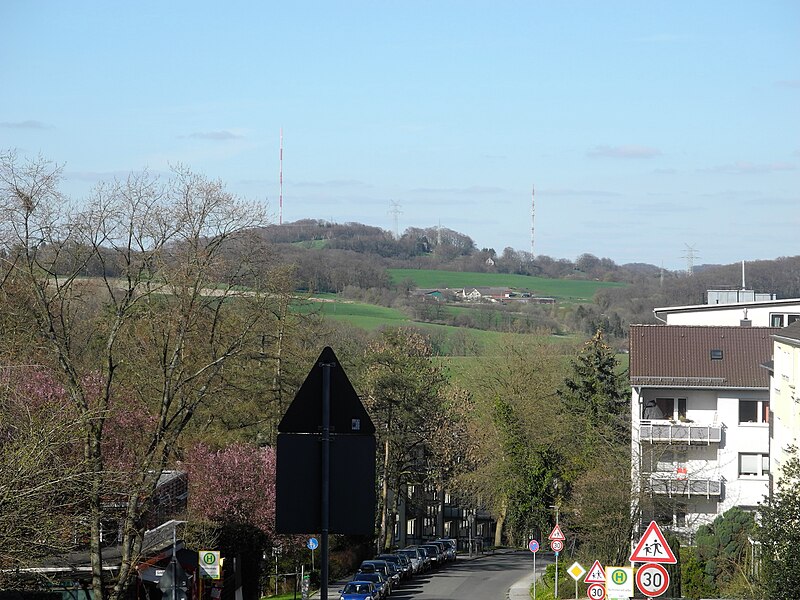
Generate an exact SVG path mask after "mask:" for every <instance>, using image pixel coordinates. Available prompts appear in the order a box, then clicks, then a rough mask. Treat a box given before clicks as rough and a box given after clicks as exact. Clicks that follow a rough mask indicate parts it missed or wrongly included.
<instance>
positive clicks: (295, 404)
mask: <svg viewBox="0 0 800 600" xmlns="http://www.w3.org/2000/svg"><path fill="white" fill-rule="evenodd" d="M326 368H327V370H328V374H329V376H330V380H329V381H328V382H327V383H328V386H329V387H328V393H329V394H330V427H331V433H335V434H355V435H374V434H375V425H373V424H372V420H371V419H370V418H369V415H368V414H367V411H366V410H365V409H364V405H363V404H361V400H359V398H358V394H356V391H355V390H354V389H353V385H352V384H351V383H350V379H348V377H347V373H345V372H344V368H343V367H342V365H341V363H340V362H339V360H338V359H337V358H336V355H335V354H334V353H333V350H332V349H331V348H330V347H328V346H326V347H325V349H323V351H322V354H320V355H319V358H318V359H317V362H316V363H315V364H314V366H313V367H311V370H310V371H309V373H308V376H307V377H306V380H305V381H304V382H303V385H301V386H300V389H299V390H298V391H297V394H296V395H295V397H294V400H292V403H291V404H290V405H289V408H288V409H286V413H285V414H284V415H283V419H281V422H280V423H279V424H278V431H279V432H281V433H320V432H321V430H322V395H323V392H324V386H325V382H324V371H325V369H326Z"/></svg>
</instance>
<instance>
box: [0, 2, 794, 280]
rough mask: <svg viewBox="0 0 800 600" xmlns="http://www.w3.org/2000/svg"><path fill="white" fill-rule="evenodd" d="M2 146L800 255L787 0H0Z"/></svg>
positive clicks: (475, 223) (482, 220)
mask: <svg viewBox="0 0 800 600" xmlns="http://www.w3.org/2000/svg"><path fill="white" fill-rule="evenodd" d="M0 28H2V35H0V82H2V88H3V92H2V93H0V149H3V150H7V149H11V148H15V149H17V151H18V153H19V154H22V155H24V156H37V155H40V154H41V155H42V156H44V157H46V158H48V159H50V160H53V161H55V162H57V163H63V164H64V171H65V182H64V186H63V189H64V191H65V192H67V193H69V194H70V195H72V196H74V197H76V198H81V197H83V196H85V195H86V194H87V193H88V191H89V189H90V188H91V186H92V185H94V184H95V183H96V182H97V181H99V180H102V179H110V178H113V177H115V176H117V177H119V176H124V175H125V174H127V173H128V172H130V171H137V170H141V169H142V168H145V167H147V168H149V169H150V170H151V171H153V172H156V173H162V172H163V173H165V174H166V173H168V171H169V166H170V165H171V164H176V163H181V164H185V165H188V166H190V167H191V168H193V169H194V170H196V171H200V172H203V173H205V174H206V175H208V176H209V177H212V178H220V179H222V180H224V181H225V182H226V183H227V186H228V188H229V189H230V190H231V191H232V192H235V193H237V194H239V195H241V196H243V197H246V198H249V199H251V200H258V201H265V202H268V204H269V207H270V210H271V212H272V214H273V216H274V219H275V220H276V221H277V218H278V192H279V185H278V172H279V159H278V156H279V132H280V129H281V128H283V132H284V162H283V173H284V208H283V220H284V222H289V221H294V220H297V219H301V218H322V219H331V220H334V221H337V222H347V221H357V222H361V223H367V224H370V225H376V226H380V227H383V228H385V229H389V230H391V229H393V226H394V225H393V217H392V215H391V214H390V209H391V202H396V203H397V204H398V205H399V209H400V210H401V211H402V212H401V213H400V214H399V226H400V229H401V230H403V229H405V228H406V227H428V226H435V225H437V224H441V226H442V227H448V228H450V229H454V230H456V231H460V232H463V233H465V234H467V235H469V236H471V237H472V238H473V239H474V240H475V242H476V244H477V245H478V246H479V247H493V248H495V249H496V250H497V251H498V253H499V252H502V250H503V248H505V247H507V246H510V247H513V248H515V249H519V250H526V251H529V250H530V244H531V231H530V230H531V214H530V213H531V197H530V194H531V185H533V184H535V186H536V220H535V246H534V252H535V253H536V254H547V255H550V256H553V257H556V258H568V259H575V258H576V257H577V256H578V255H580V254H582V253H584V252H589V253H592V254H595V255H597V256H600V257H608V258H611V259H612V260H614V261H615V262H617V263H620V264H622V263H627V262H648V263H652V264H656V265H662V264H663V265H664V266H665V267H667V268H670V269H683V268H685V266H686V260H685V258H684V257H685V255H686V252H687V245H690V246H692V247H693V248H694V249H695V254H696V256H697V258H696V259H695V264H701V263H732V262H737V261H740V260H754V259H768V258H776V257H778V256H793V255H797V254H800V235H799V234H798V232H800V185H799V184H800V2H796V1H794V0H789V1H785V2H779V1H774V2H773V1H763V2H762V1H752V2H736V1H731V0H728V1H725V2H716V1H706V2H682V1H676V2H655V1H654V2H632V1H631V2H615V1H610V0H604V1H602V2H594V1H589V0H586V1H583V2H570V1H563V2H562V1H559V2H553V1H551V2H533V1H529V2H503V1H488V0H487V1H483V2H474V1H466V0H465V1H461V2H447V1H433V0H430V1H426V2H422V1H416V0H405V1H402V2H401V1H394V2H388V1H385V2H378V1H374V2H357V1H347V2H345V1H329V2H295V1H291V0H288V1H284V2H281V3H277V2H236V1H233V2H230V1H229V2H224V3H223V2H205V1H201V0H193V1H170V2H164V1H159V2H151V1H147V0H143V1H139V2H125V3H123V2H119V3H112V2H100V1H97V2H85V1H80V0H71V1H70V2H56V1H55V0H52V1H49V2H42V1H36V0H3V1H2V2H0Z"/></svg>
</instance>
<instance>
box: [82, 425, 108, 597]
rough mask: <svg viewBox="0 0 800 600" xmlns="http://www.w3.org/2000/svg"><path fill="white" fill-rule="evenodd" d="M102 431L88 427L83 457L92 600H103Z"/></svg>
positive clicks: (93, 426) (94, 427) (95, 426)
mask: <svg viewBox="0 0 800 600" xmlns="http://www.w3.org/2000/svg"><path fill="white" fill-rule="evenodd" d="M101 435H102V431H101V430H100V428H99V425H98V424H97V423H92V424H90V425H89V427H88V431H87V435H86V442H85V444H86V445H85V447H84V455H85V457H86V464H87V466H88V467H89V468H90V469H91V473H90V477H91V484H90V488H91V492H90V493H89V558H90V561H91V569H92V591H93V592H94V600H104V599H105V590H104V589H103V554H102V548H101V546H100V528H101V524H100V520H101V517H102V514H103V507H102V500H101V497H102V486H103V483H102V476H103V457H102V455H101V453H100V452H101V450H100V436H101Z"/></svg>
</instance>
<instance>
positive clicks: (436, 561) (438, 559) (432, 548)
mask: <svg viewBox="0 0 800 600" xmlns="http://www.w3.org/2000/svg"><path fill="white" fill-rule="evenodd" d="M419 547H420V548H422V549H423V550H425V552H427V553H428V556H430V558H431V568H436V567H441V566H442V565H443V564H444V556H442V551H441V550H440V549H439V546H437V545H436V544H420V546H419Z"/></svg>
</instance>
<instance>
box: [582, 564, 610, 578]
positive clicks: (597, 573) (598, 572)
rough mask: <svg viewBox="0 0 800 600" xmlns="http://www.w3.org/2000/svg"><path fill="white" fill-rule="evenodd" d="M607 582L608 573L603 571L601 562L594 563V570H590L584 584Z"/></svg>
mask: <svg viewBox="0 0 800 600" xmlns="http://www.w3.org/2000/svg"><path fill="white" fill-rule="evenodd" d="M605 582H606V572H605V571H604V570H603V565H601V564H600V561H599V560H596V561H594V564H593V565H592V568H591V569H589V572H588V573H586V578H585V579H584V580H583V583H605Z"/></svg>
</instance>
